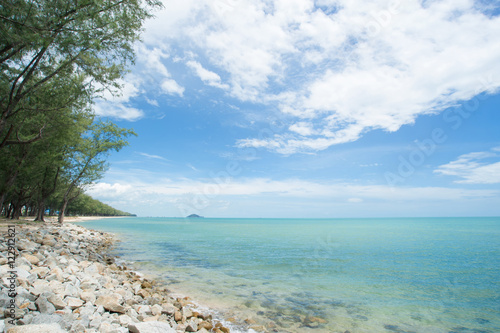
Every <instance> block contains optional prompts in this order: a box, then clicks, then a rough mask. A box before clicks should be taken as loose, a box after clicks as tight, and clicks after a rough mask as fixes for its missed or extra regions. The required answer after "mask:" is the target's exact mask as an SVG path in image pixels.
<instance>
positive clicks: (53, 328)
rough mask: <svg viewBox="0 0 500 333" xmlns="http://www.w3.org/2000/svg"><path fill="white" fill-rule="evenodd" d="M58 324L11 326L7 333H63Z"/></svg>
mask: <svg viewBox="0 0 500 333" xmlns="http://www.w3.org/2000/svg"><path fill="white" fill-rule="evenodd" d="M65 332H66V331H65V330H63V329H62V328H61V326H60V325H59V324H40V325H23V326H13V327H11V328H9V329H8V330H7V333H65Z"/></svg>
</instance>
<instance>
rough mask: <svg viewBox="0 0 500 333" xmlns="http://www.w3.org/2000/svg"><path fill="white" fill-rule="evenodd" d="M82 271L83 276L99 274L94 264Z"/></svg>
mask: <svg viewBox="0 0 500 333" xmlns="http://www.w3.org/2000/svg"><path fill="white" fill-rule="evenodd" d="M83 271H84V272H85V274H87V275H91V276H92V275H97V274H99V268H98V267H97V265H96V264H95V263H93V264H92V265H90V266H88V267H87V268H85V269H84V270H83Z"/></svg>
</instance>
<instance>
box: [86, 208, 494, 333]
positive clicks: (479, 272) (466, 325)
mask: <svg viewBox="0 0 500 333" xmlns="http://www.w3.org/2000/svg"><path fill="white" fill-rule="evenodd" d="M81 225H83V226H85V227H88V228H92V229H97V230H101V231H109V232H114V233H116V234H118V235H119V237H120V238H121V239H122V242H121V243H119V246H118V248H117V249H116V251H117V253H118V254H119V255H121V258H122V259H124V260H127V261H133V262H135V263H136V265H137V267H138V268H139V269H142V270H146V271H150V272H154V273H156V274H158V275H159V276H161V277H162V278H163V279H164V281H165V282H166V283H168V285H169V289H171V290H172V291H173V292H176V293H179V294H185V295H189V296H191V297H192V298H193V299H195V300H196V301H197V302H198V303H200V304H202V305H205V306H208V307H211V308H214V309H216V310H218V311H220V312H221V313H223V314H224V315H225V317H226V318H229V317H233V318H234V319H235V320H233V319H231V320H232V321H235V322H237V323H238V322H239V323H241V324H243V326H241V327H240V328H239V329H240V330H241V331H246V329H247V328H246V327H245V325H244V324H245V323H243V322H242V320H244V319H252V323H254V324H256V325H264V326H266V327H267V330H268V331H273V330H274V331H275V332H314V333H316V332H317V333H319V332H342V333H343V332H346V331H349V332H351V333H356V332H399V333H404V332H436V333H441V332H445V333H451V332H453V333H472V332H476V333H486V332H491V333H493V332H500V218H496V217H494V218H404V219H191V220H190V219H180V218H179V219H176V218H117V219H106V220H101V221H92V222H85V223H82V224H81ZM312 317H316V318H312ZM307 318H309V319H307ZM317 318H319V319H317Z"/></svg>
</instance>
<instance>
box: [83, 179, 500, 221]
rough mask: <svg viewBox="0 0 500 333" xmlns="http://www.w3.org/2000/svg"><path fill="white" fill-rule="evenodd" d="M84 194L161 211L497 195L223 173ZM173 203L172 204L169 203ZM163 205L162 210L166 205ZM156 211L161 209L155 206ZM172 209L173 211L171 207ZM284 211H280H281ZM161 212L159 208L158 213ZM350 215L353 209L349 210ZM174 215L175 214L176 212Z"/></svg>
mask: <svg viewBox="0 0 500 333" xmlns="http://www.w3.org/2000/svg"><path fill="white" fill-rule="evenodd" d="M89 193H90V194H91V195H92V196H94V197H96V198H103V199H106V200H107V201H109V202H121V203H122V204H126V205H125V206H123V207H134V206H137V205H138V203H140V205H141V207H140V208H139V209H141V210H142V211H152V210H154V209H158V208H157V207H160V208H161V209H163V214H165V211H167V210H169V209H170V211H175V209H184V208H186V207H187V206H188V207H191V208H192V209H193V210H196V211H201V210H203V209H206V208H208V207H209V206H212V205H218V203H220V202H222V201H223V202H225V203H227V202H230V203H231V202H235V201H238V200H241V198H243V199H245V200H253V199H256V200H257V201H258V202H261V203H267V202H275V201H277V202H286V203H290V202H293V201H294V200H299V201H301V202H305V203H308V202H316V201H321V202H323V203H324V202H330V203H332V204H333V203H341V202H343V203H351V204H352V203H355V204H377V203H382V202H387V203H391V205H393V204H394V203H397V204H398V206H400V205H401V206H404V205H410V204H413V203H415V202H419V203H422V202H423V203H430V204H436V203H449V204H451V205H455V204H456V202H459V201H460V200H476V199H477V200H482V199H494V200H498V196H499V194H500V193H499V191H496V190H468V189H460V188H444V187H407V188H393V187H390V186H385V185H356V184H349V183H334V182H332V183H326V182H322V183H317V182H312V181H304V180H298V179H286V180H280V181H276V180H271V179H267V178H254V179H242V180H235V179H231V178H230V177H228V178H221V179H212V180H188V179H179V180H171V179H161V178H158V179H155V181H151V182H145V181H144V180H140V181H137V180H136V181H131V182H126V181H122V182H119V183H114V184H109V183H99V184H97V185H95V186H94V187H93V188H92V189H91V190H90V191H89ZM172 207H173V208H172ZM167 208H168V209H167ZM160 211H161V210H160ZM177 213H178V212H177ZM286 213H287V212H285V211H282V214H285V215H286ZM158 214H160V215H161V214H162V213H158ZM354 215H355V214H354ZM176 216H178V215H176Z"/></svg>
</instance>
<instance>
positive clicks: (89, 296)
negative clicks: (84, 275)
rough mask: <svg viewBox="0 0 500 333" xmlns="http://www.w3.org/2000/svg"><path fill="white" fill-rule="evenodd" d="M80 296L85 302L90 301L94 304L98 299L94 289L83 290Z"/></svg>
mask: <svg viewBox="0 0 500 333" xmlns="http://www.w3.org/2000/svg"><path fill="white" fill-rule="evenodd" d="M80 298H81V299H82V300H84V301H85V302H89V303H92V304H94V303H95V301H96V296H95V294H94V293H93V292H92V291H87V290H85V291H82V292H81V293H80Z"/></svg>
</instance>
